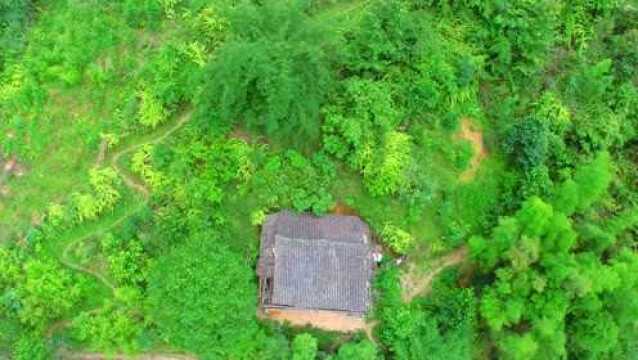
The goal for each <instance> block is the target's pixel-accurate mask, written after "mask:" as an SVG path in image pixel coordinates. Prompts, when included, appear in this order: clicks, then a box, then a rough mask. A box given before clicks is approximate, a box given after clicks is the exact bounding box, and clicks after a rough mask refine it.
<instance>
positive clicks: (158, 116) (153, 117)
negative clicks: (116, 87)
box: [138, 89, 168, 128]
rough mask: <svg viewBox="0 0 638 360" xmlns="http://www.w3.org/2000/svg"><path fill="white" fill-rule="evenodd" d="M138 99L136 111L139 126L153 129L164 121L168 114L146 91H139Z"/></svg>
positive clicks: (155, 98)
mask: <svg viewBox="0 0 638 360" xmlns="http://www.w3.org/2000/svg"><path fill="white" fill-rule="evenodd" d="M138 97H139V99H140V108H139V110H138V116H139V121H140V124H142V125H144V126H147V127H150V128H155V127H157V125H159V124H161V123H163V122H164V121H165V120H166V117H167V116H168V114H167V112H166V110H165V109H164V106H163V105H162V103H161V102H160V101H159V100H158V99H157V97H156V96H155V95H154V94H152V93H151V92H150V91H149V90H148V89H142V90H140V91H139V95H138Z"/></svg>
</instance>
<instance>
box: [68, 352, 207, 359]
mask: <svg viewBox="0 0 638 360" xmlns="http://www.w3.org/2000/svg"><path fill="white" fill-rule="evenodd" d="M58 357H59V358H60V359H64V360H197V358H196V357H193V356H191V355H186V354H143V355H137V356H132V355H108V356H107V355H104V354H100V353H89V352H70V351H60V352H59V353H58Z"/></svg>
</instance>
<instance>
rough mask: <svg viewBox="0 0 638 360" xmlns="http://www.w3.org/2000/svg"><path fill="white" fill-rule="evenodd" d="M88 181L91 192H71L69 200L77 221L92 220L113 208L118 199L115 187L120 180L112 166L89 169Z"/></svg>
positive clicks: (118, 195)
mask: <svg viewBox="0 0 638 360" xmlns="http://www.w3.org/2000/svg"><path fill="white" fill-rule="evenodd" d="M89 178H90V180H89V182H90V183H91V187H92V189H93V193H84V194H83V193H73V194H72V195H71V202H72V206H73V209H74V211H75V214H76V219H77V221H78V222H80V223H81V222H84V221H86V220H94V219H95V218H97V216H98V215H100V214H101V213H102V212H104V211H106V210H109V209H111V208H113V206H114V205H115V203H116V202H117V201H118V200H119V199H120V193H119V191H118V189H117V187H118V186H119V185H120V182H121V180H120V179H119V178H118V175H117V173H116V172H115V170H114V169H113V168H110V167H109V168H104V169H97V168H94V169H91V171H90V172H89Z"/></svg>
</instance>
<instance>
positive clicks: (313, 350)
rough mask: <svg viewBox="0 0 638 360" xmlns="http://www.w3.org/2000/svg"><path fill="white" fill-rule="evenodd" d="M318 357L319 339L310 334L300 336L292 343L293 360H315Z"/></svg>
mask: <svg viewBox="0 0 638 360" xmlns="http://www.w3.org/2000/svg"><path fill="white" fill-rule="evenodd" d="M316 357H317V339H315V338H314V337H313V336H312V335H310V334H306V333H304V334H299V335H297V336H295V339H294V340H293V341H292V360H314V359H315V358H316Z"/></svg>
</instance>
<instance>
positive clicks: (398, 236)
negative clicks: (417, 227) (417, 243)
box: [381, 224, 414, 254]
mask: <svg viewBox="0 0 638 360" xmlns="http://www.w3.org/2000/svg"><path fill="white" fill-rule="evenodd" d="M381 238H382V239H383V242H384V243H385V244H386V245H388V246H389V247H390V249H392V250H393V251H395V252H397V253H399V254H404V253H405V252H406V251H407V250H409V249H410V248H411V247H412V246H413V245H414V238H413V237H412V235H410V233H409V232H407V231H405V230H403V229H401V228H399V227H398V226H395V225H392V224H386V225H385V226H383V230H381Z"/></svg>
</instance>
